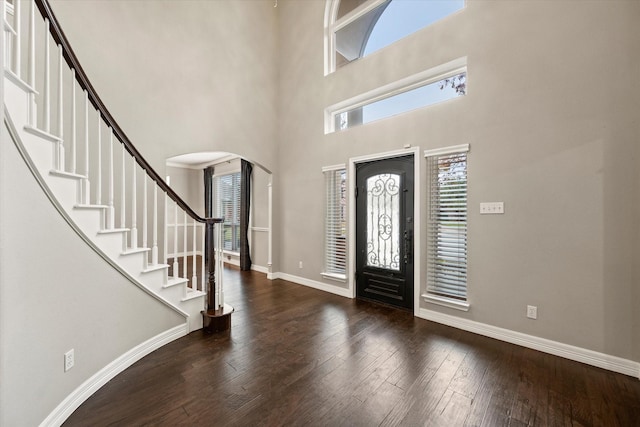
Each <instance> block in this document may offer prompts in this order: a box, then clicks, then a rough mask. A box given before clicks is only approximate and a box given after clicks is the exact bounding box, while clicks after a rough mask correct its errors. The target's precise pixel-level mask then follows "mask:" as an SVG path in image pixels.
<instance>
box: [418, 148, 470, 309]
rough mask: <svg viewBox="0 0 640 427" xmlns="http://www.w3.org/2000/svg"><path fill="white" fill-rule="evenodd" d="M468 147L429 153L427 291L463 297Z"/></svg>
mask: <svg viewBox="0 0 640 427" xmlns="http://www.w3.org/2000/svg"><path fill="white" fill-rule="evenodd" d="M467 150H468V145H465V146H458V147H453V148H452V149H451V151H453V152H451V151H449V152H442V151H444V150H434V151H435V152H433V153H428V152H426V153H425V156H426V157H427V163H428V174H429V209H428V221H427V293H429V294H431V295H436V296H442V297H446V298H454V299H457V300H462V301H466V299H467V152H466V151H467ZM437 151H441V152H439V153H438V152H437ZM428 154H432V155H428Z"/></svg>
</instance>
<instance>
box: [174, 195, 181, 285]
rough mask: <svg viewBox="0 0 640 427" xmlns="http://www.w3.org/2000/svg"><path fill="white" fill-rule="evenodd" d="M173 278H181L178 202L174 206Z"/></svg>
mask: <svg viewBox="0 0 640 427" xmlns="http://www.w3.org/2000/svg"><path fill="white" fill-rule="evenodd" d="M173 277H180V274H179V272H178V202H174V205H173Z"/></svg>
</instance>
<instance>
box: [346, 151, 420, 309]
mask: <svg viewBox="0 0 640 427" xmlns="http://www.w3.org/2000/svg"><path fill="white" fill-rule="evenodd" d="M413 222H414V221H413V156H405V157H394V158H390V159H384V160H376V161H372V162H366V163H359V164H357V165H356V296H357V297H358V298H362V299H368V300H374V301H378V302H382V303H385V304H391V305H394V306H396V307H401V308H407V309H413Z"/></svg>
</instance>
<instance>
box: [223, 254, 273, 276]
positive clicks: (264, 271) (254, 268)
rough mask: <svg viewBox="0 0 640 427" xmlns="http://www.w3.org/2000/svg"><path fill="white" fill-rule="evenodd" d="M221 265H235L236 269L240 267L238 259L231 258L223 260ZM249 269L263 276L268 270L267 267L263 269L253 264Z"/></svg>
mask: <svg viewBox="0 0 640 427" xmlns="http://www.w3.org/2000/svg"><path fill="white" fill-rule="evenodd" d="M223 263H225V264H229V265H235V266H236V267H240V259H238V258H233V257H232V258H231V259H225V260H223ZM251 269H252V270H255V271H257V272H259V273H264V274H267V275H268V274H269V269H268V268H267V267H263V266H261V265H255V264H251Z"/></svg>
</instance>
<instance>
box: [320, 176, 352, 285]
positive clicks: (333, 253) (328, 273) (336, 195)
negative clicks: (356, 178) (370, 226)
mask: <svg viewBox="0 0 640 427" xmlns="http://www.w3.org/2000/svg"><path fill="white" fill-rule="evenodd" d="M323 173H324V183H325V236H324V240H325V242H324V272H323V273H322V275H323V276H325V277H327V278H330V279H339V280H346V273H347V182H346V181H347V171H346V169H345V167H344V165H339V166H333V167H327V168H323Z"/></svg>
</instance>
